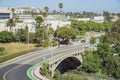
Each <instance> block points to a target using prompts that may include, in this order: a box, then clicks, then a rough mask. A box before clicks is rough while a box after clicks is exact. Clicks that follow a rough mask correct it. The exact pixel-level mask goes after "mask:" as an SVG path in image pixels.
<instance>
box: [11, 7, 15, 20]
mask: <svg viewBox="0 0 120 80" xmlns="http://www.w3.org/2000/svg"><path fill="white" fill-rule="evenodd" d="M11 11H12V19H14V17H15V16H14V12H15V9H14V8H11Z"/></svg>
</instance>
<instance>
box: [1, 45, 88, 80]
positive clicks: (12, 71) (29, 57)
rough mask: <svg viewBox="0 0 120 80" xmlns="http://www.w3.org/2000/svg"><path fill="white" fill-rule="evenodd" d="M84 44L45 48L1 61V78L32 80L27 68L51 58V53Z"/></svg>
mask: <svg viewBox="0 0 120 80" xmlns="http://www.w3.org/2000/svg"><path fill="white" fill-rule="evenodd" d="M85 46H87V44H86V45H84V46H80V45H70V46H67V47H62V48H57V49H53V50H52V49H44V50H38V51H35V52H31V53H28V54H26V55H23V56H20V57H17V58H14V59H12V60H9V61H7V62H5V63H0V80H30V79H29V78H28V76H27V70H28V69H29V68H30V67H31V66H33V65H35V64H36V63H39V62H41V61H43V60H44V59H47V58H50V57H51V55H52V56H54V55H58V54H64V53H65V52H72V51H74V50H75V49H76V48H77V49H78V48H79V49H82V48H84V47H85Z"/></svg>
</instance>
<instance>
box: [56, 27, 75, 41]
mask: <svg viewBox="0 0 120 80" xmlns="http://www.w3.org/2000/svg"><path fill="white" fill-rule="evenodd" d="M56 34H59V35H58V37H59V38H62V39H74V38H75V37H76V31H75V29H73V28H68V27H67V26H63V27H61V28H59V31H58V29H57V30H56V32H55V35H56Z"/></svg>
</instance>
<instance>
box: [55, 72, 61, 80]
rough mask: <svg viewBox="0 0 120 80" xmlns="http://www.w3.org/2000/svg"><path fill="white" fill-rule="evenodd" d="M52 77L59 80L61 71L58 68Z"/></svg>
mask: <svg viewBox="0 0 120 80" xmlns="http://www.w3.org/2000/svg"><path fill="white" fill-rule="evenodd" d="M54 78H55V80H61V73H60V71H59V70H55V73H54Z"/></svg>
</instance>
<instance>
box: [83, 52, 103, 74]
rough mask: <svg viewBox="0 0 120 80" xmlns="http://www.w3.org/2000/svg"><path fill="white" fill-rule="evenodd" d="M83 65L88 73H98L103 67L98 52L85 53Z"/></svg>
mask: <svg viewBox="0 0 120 80" xmlns="http://www.w3.org/2000/svg"><path fill="white" fill-rule="evenodd" d="M82 65H83V68H84V70H85V71H86V72H88V73H97V72H98V71H99V70H100V67H101V63H100V57H99V55H98V54H97V53H96V52H91V51H85V54H84V55H83V63H82Z"/></svg>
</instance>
